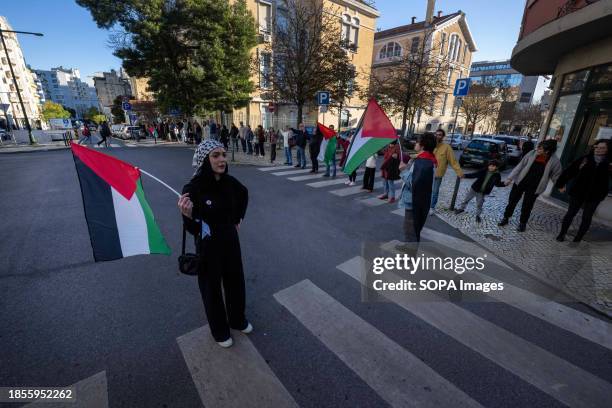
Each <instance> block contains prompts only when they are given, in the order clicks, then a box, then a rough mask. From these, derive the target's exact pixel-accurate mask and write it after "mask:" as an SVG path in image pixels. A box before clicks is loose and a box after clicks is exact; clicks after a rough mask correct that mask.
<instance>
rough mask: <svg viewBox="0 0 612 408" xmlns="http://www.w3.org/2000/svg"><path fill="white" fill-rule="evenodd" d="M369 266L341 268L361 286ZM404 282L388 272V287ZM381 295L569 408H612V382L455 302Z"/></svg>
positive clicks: (358, 262) (356, 261) (360, 262)
mask: <svg viewBox="0 0 612 408" xmlns="http://www.w3.org/2000/svg"><path fill="white" fill-rule="evenodd" d="M365 265H366V261H365V259H363V258H362V257H361V256H358V257H355V258H352V259H351V260H349V261H347V262H345V263H343V264H341V265H338V267H337V268H338V269H340V270H341V271H342V272H344V273H345V274H347V275H349V276H350V277H352V278H353V279H355V280H357V281H358V282H361V279H362V273H363V272H364V267H365ZM399 279H400V278H399V277H398V276H396V275H395V274H393V273H391V272H385V282H397V281H399ZM379 294H380V295H382V296H385V297H386V298H387V299H389V300H391V301H393V302H395V303H396V304H397V305H398V306H400V307H402V308H404V309H405V310H407V311H408V312H410V313H412V314H413V315H415V316H417V317H419V318H420V319H422V320H424V321H425V322H427V323H428V324H430V325H431V326H433V327H435V328H437V329H438V330H440V331H441V332H443V333H445V334H447V335H448V336H450V337H452V338H454V339H455V340H457V341H459V342H460V343H462V344H463V345H465V346H466V347H469V348H470V349H472V350H474V351H475V352H477V353H479V354H481V355H482V356H484V357H485V358H487V359H489V360H491V361H492V362H494V363H496V364H497V365H499V366H501V367H503V368H505V369H506V370H508V371H510V372H512V373H513V374H515V375H516V376H518V377H520V378H522V379H523V380H525V381H526V382H528V383H530V384H532V385H533V386H535V387H537V388H539V389H540V390H542V391H544V392H545V393H547V394H549V395H550V396H552V397H553V398H555V399H557V400H558V401H561V402H562V403H564V404H566V405H568V406H571V407H574V406H575V407H603V406H608V405H609V402H610V396H612V385H611V384H609V383H608V382H606V381H604V380H602V379H601V378H599V377H596V376H595V375H593V374H591V373H589V372H587V371H585V370H583V369H581V368H579V367H576V366H575V365H573V364H571V363H569V362H567V361H565V360H563V359H561V358H559V357H557V356H555V355H554V354H552V353H550V352H548V351H546V350H544V349H542V348H540V347H538V346H536V345H535V344H532V343H530V342H528V341H526V340H524V339H522V338H521V337H519V336H516V335H514V334H513V333H511V332H509V331H507V330H505V329H503V328H501V327H498V326H496V325H495V324H493V323H491V322H489V321H487V320H484V319H482V318H480V317H478V316H476V315H475V314H473V313H471V312H469V311H467V310H465V309H463V308H461V307H459V306H457V305H455V304H453V303H451V302H449V301H446V300H442V299H441V298H439V297H437V296H436V295H434V294H431V293H427V292H420V293H419V296H420V300H416V301H410V300H409V299H410V298H409V296H410V295H409V294H408V293H406V292H401V291H384V292H383V291H381V292H379ZM427 299H430V300H431V301H424V300H427Z"/></svg>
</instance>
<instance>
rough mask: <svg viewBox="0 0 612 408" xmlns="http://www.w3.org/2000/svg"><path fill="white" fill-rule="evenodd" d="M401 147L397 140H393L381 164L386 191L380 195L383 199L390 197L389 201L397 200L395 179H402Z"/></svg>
mask: <svg viewBox="0 0 612 408" xmlns="http://www.w3.org/2000/svg"><path fill="white" fill-rule="evenodd" d="M399 156H400V148H399V145H398V144H397V141H393V142H392V143H391V144H390V145H389V146H388V147H387V148H386V149H385V155H384V160H383V164H382V165H381V166H380V169H381V171H382V178H383V180H384V186H385V192H384V193H383V194H382V195H379V196H378V198H379V199H381V200H386V199H389V203H394V202H395V181H396V180H399V179H400V170H399V165H400V159H399Z"/></svg>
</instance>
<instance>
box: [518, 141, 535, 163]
mask: <svg viewBox="0 0 612 408" xmlns="http://www.w3.org/2000/svg"><path fill="white" fill-rule="evenodd" d="M533 148H534V145H533V142H532V141H531V139H527V140H523V141H522V143H521V159H522V158H523V157H525V155H526V154H527V153H529V152H530V151H532V150H533Z"/></svg>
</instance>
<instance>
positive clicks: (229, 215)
mask: <svg viewBox="0 0 612 408" xmlns="http://www.w3.org/2000/svg"><path fill="white" fill-rule="evenodd" d="M196 156H197V166H198V170H197V171H196V174H195V175H194V176H193V178H192V179H191V181H189V183H187V184H186V185H185V186H184V187H183V194H182V195H181V197H180V199H179V201H178V206H179V208H180V210H181V213H182V215H183V223H184V225H185V228H186V229H187V230H188V231H189V232H190V233H191V234H193V235H194V236H196V235H198V234H203V230H204V231H205V229H203V228H202V226H203V225H206V226H208V228H210V234H209V235H208V236H207V237H206V239H203V240H201V245H200V248H199V253H200V268H201V269H200V273H199V275H198V283H199V286H200V292H201V295H202V300H203V303H204V309H205V311H206V317H207V318H208V324H209V327H210V331H211V334H212V336H213V338H214V339H215V341H216V342H217V343H218V344H219V345H220V346H221V347H230V346H231V345H232V344H233V340H232V337H231V335H230V328H232V329H234V330H240V331H242V332H243V333H250V332H252V331H253V326H252V325H251V323H249V321H248V320H247V319H246V317H245V282H244V272H243V266H242V254H241V251H240V240H239V238H238V231H239V229H240V223H241V222H242V220H243V219H244V216H245V213H246V209H247V204H248V190H247V189H246V187H244V186H243V185H242V184H241V183H240V182H239V181H238V180H236V179H235V178H234V177H232V176H230V175H229V174H227V173H228V167H227V159H226V152H225V149H224V148H223V145H222V144H221V143H219V142H217V141H214V140H207V141H204V142H203V143H201V144H200V145H199V146H198V148H197V150H196ZM203 223H204V224H203Z"/></svg>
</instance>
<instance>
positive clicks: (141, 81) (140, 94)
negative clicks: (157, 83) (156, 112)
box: [130, 77, 155, 101]
mask: <svg viewBox="0 0 612 408" xmlns="http://www.w3.org/2000/svg"><path fill="white" fill-rule="evenodd" d="M130 87H131V88H132V96H133V97H134V98H135V99H136V100H139V101H153V100H155V98H154V97H153V92H151V91H150V90H149V79H148V78H145V77H142V78H136V77H130Z"/></svg>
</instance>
